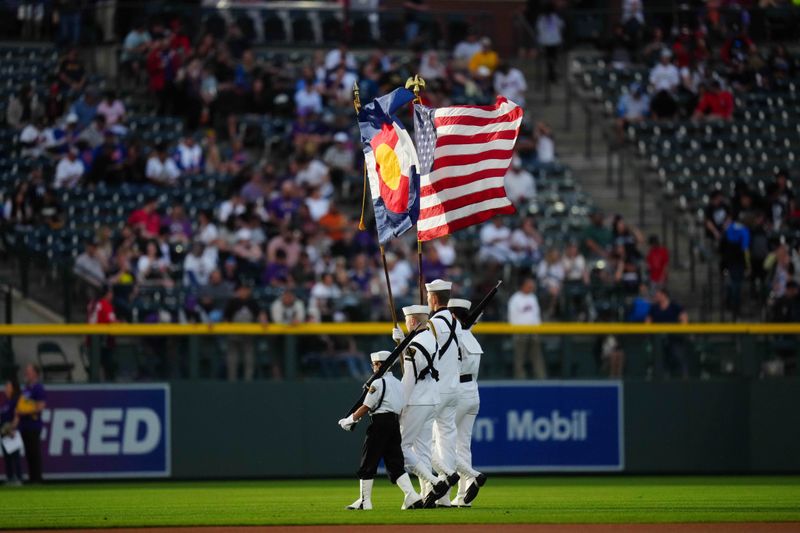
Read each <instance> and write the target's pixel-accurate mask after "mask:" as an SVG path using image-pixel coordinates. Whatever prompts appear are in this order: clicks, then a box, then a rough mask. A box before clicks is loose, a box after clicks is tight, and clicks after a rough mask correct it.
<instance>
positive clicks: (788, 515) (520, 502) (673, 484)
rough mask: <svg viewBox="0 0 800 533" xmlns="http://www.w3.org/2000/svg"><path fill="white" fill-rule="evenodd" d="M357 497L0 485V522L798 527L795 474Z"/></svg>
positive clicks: (296, 485) (318, 488) (343, 488)
mask: <svg viewBox="0 0 800 533" xmlns="http://www.w3.org/2000/svg"><path fill="white" fill-rule="evenodd" d="M357 497H358V488H357V483H356V481H354V480H304V481H229V482H159V481H152V482H135V483H123V482H119V483H118V482H108V483H78V484H76V483H71V484H59V483H55V484H47V485H42V486H25V487H17V488H13V487H3V488H0V530H9V529H45V528H121V527H148V528H156V527H165V528H175V527H179V526H184V527H196V526H278V525H301V526H314V525H317V526H319V525H327V526H333V525H345V524H351V525H359V524H360V525H366V524H497V525H503V524H665V523H666V524H673V525H675V526H677V525H678V524H690V523H696V524H697V523H700V524H705V525H708V526H711V525H712V524H720V523H729V524H728V526H730V527H735V526H734V524H730V523H731V522H740V523H743V524H742V525H744V523H747V524H750V526H749V527H748V528H747V529H750V530H756V531H761V530H764V531H766V530H773V531H777V530H781V531H782V530H787V529H786V528H787V527H790V528H791V527H797V528H798V529H800V477H798V476H782V477H756V476H748V477H664V476H660V477H627V476H626V477H611V476H581V477H578V476H575V477H552V476H531V477H492V478H490V479H489V482H488V483H487V484H486V486H485V487H484V488H483V489H482V490H481V493H480V495H479V496H478V498H477V500H476V501H475V502H474V506H473V507H472V508H471V509H430V510H419V511H416V510H415V511H401V510H400V504H401V501H402V497H401V493H400V491H399V490H398V489H397V488H396V487H394V486H392V485H390V484H389V482H388V481H387V480H386V479H380V480H376V483H375V490H374V494H373V498H372V499H373V505H374V506H375V509H374V510H373V511H370V512H363V511H361V512H359V511H347V510H345V509H344V507H345V506H346V505H347V504H349V503H351V502H352V501H353V500H355V499H356V498H357ZM791 522H794V524H791ZM780 523H783V524H780ZM720 527H721V526H720ZM730 527H729V528H728V529H727V530H731V529H730ZM736 529H737V530H738V528H736ZM320 530H322V529H320ZM575 530H578V531H582V530H585V528H577V529H575ZM658 530H659V531H660V530H661V529H658ZM670 530H674V529H670ZM795 530H797V529H795ZM559 531H560V529H559Z"/></svg>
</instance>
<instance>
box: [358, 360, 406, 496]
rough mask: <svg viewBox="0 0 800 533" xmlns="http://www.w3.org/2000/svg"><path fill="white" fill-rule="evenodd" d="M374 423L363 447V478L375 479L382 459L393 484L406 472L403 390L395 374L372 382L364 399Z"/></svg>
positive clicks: (361, 476) (359, 476)
mask: <svg viewBox="0 0 800 533" xmlns="http://www.w3.org/2000/svg"><path fill="white" fill-rule="evenodd" d="M364 405H366V406H367V407H369V410H370V411H369V412H370V418H371V419H372V422H371V423H370V425H369V427H368V428H367V438H366V439H364V446H363V448H362V449H361V466H360V467H359V469H358V474H357V475H358V478H359V479H373V478H374V477H375V474H376V473H377V470H378V463H379V462H380V460H381V458H382V459H383V462H384V464H385V465H386V470H387V472H388V473H389V479H390V480H391V482H392V483H395V482H396V481H397V478H399V477H400V476H402V475H403V474H405V472H406V471H405V468H404V466H403V463H404V461H403V450H402V448H401V447H400V443H401V438H400V411H401V410H402V408H403V389H402V385H400V382H399V381H398V380H397V378H395V377H394V376H393V375H392V374H390V373H387V374H386V375H385V376H384V377H382V378H381V379H379V380H376V381H374V382H373V383H372V386H371V387H370V389H369V393H368V394H367V396H366V397H365V398H364Z"/></svg>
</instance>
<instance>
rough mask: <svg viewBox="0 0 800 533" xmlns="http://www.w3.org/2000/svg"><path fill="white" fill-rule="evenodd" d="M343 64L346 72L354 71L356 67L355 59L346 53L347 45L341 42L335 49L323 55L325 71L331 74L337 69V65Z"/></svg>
mask: <svg viewBox="0 0 800 533" xmlns="http://www.w3.org/2000/svg"><path fill="white" fill-rule="evenodd" d="M342 63H344V66H345V67H346V68H347V69H348V70H355V69H356V68H357V67H358V64H357V63H356V58H355V57H354V56H353V54H352V53H351V52H350V51H348V49H347V43H345V42H341V43H339V46H338V47H337V48H334V49H333V50H331V51H330V52H328V53H327V54H326V55H325V70H326V71H327V72H332V71H334V70H336V69H337V68H339V65H341V64H342Z"/></svg>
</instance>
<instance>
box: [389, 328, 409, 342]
mask: <svg viewBox="0 0 800 533" xmlns="http://www.w3.org/2000/svg"><path fill="white" fill-rule="evenodd" d="M405 338H406V335H405V333H403V330H402V329H400V328H393V329H392V340H393V341H394V342H397V343H400V342H403V339H405Z"/></svg>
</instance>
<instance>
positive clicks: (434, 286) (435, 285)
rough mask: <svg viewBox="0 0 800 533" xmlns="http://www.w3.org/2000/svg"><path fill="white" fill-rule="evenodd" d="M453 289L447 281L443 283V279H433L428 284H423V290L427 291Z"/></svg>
mask: <svg viewBox="0 0 800 533" xmlns="http://www.w3.org/2000/svg"><path fill="white" fill-rule="evenodd" d="M452 287H453V284H452V283H451V282H449V281H445V280H443V279H435V280H433V281H431V282H430V283H426V284H425V290H428V291H433V292H436V291H449V290H450V289H451V288H452Z"/></svg>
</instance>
